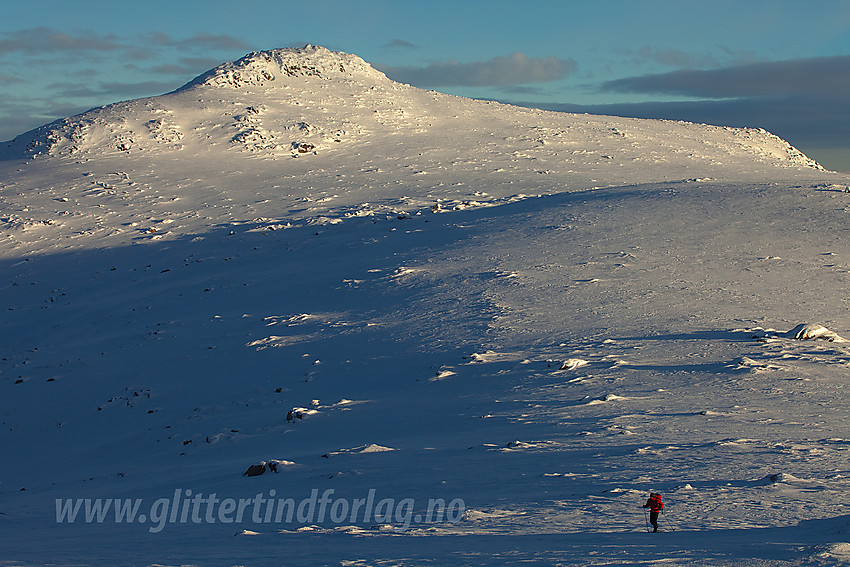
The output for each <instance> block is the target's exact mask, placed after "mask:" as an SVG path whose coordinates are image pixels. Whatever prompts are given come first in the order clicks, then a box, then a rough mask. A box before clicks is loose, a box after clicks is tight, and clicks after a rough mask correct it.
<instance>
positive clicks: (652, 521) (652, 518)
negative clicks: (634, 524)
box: [649, 512, 658, 532]
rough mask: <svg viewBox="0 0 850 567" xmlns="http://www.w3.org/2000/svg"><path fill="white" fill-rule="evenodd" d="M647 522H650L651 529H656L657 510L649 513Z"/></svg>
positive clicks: (654, 530)
mask: <svg viewBox="0 0 850 567" xmlns="http://www.w3.org/2000/svg"><path fill="white" fill-rule="evenodd" d="M649 523H650V524H652V531H653V532H657V531H658V512H650V513H649Z"/></svg>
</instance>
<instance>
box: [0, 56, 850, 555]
mask: <svg viewBox="0 0 850 567" xmlns="http://www.w3.org/2000/svg"><path fill="white" fill-rule="evenodd" d="M3 152H4V153H3V161H2V162H0V227H2V233H0V264H2V271H1V272H0V273H2V276H3V277H2V278H0V298H2V300H3V303H4V304H5V305H0V307H2V309H3V312H4V319H3V321H4V325H3V334H2V343H0V344H1V345H2V351H0V354H2V356H1V357H0V425H2V428H0V435H2V446H3V448H4V454H5V456H6V458H5V459H3V461H2V465H0V494H2V499H1V500H0V526H2V528H3V532H4V538H3V540H2V542H0V565H41V564H45V563H53V564H59V565H70V564H75V565H76V564H93V565H118V564H127V565H147V564H164V565H184V564H192V565H231V564H232V565H236V564H241V565H289V564H308V565H311V564H342V565H372V564H404V565H419V564H421V565H426V564H440V565H444V564H506V563H515V562H520V561H526V562H529V563H532V564H541V565H550V564H577V565H603V564H604V565H609V564H640V563H642V562H643V563H646V562H647V561H650V559H647V556H648V555H650V556H651V555H654V556H655V557H660V558H661V559H663V560H664V561H665V562H666V563H668V564H672V565H691V564H695V563H699V562H702V564H707V565H739V564H742V563H746V562H751V563H753V564H760V565H788V564H824V565H829V564H835V563H836V562H839V561H846V560H848V558H850V552H848V551H847V550H848V549H850V543H846V542H850V535H849V534H847V533H846V532H847V529H848V520H847V519H846V515H847V514H848V512H850V511H848V509H847V505H846V503H845V499H844V495H845V494H846V490H847V489H848V487H850V480H848V474H850V467H848V460H847V457H848V447H850V432H848V430H847V427H848V419H850V414H848V410H847V407H848V404H847V402H848V399H847V393H846V392H845V389H844V382H845V381H846V378H847V372H848V367H850V346H848V345H850V343H847V342H843V341H841V340H840V338H841V336H842V335H843V336H844V337H848V335H850V333H848V328H850V324H848V320H847V318H846V311H847V299H846V289H847V279H848V273H850V258H848V254H850V251H848V248H847V244H846V238H845V234H846V230H847V228H846V225H847V211H848V210H850V194H848V193H847V184H848V178H847V176H841V175H838V174H835V173H831V172H826V171H823V170H822V169H821V168H820V167H819V166H817V164H815V163H814V162H811V161H810V160H809V159H808V158H806V157H805V156H803V155H802V154H800V153H799V152H798V151H797V150H795V149H794V148H793V147H791V146H790V145H788V144H787V143H786V142H785V141H783V140H781V139H779V138H777V137H775V136H773V135H771V134H769V133H767V132H765V131H763V130H756V129H731V128H718V127H712V126H705V125H698V124H690V123H680V122H666V121H651V120H631V119H622V118H611V117H601V116H590V115H568V114H559V113H551V112H543V111H535V110H528V109H522V108H515V107H510V106H506V105H500V104H496V103H489V102H483V101H472V100H466V99H462V98H457V97H451V96H447V95H443V94H440V93H436V92H432V91H422V90H418V89H415V88H413V87H410V86H407V85H401V84H398V83H394V82H392V81H390V80H389V79H387V78H386V77H384V76H383V75H382V74H381V73H379V72H378V71H376V70H374V69H373V68H372V67H370V66H369V65H368V64H366V63H365V62H363V61H362V60H361V59H359V58H357V57H355V56H353V55H348V54H343V53H334V52H330V51H328V50H326V49H324V48H321V47H311V46H308V47H306V48H304V49H300V50H275V51H271V52H261V53H253V54H250V55H248V56H246V57H245V58H243V59H241V60H239V61H237V62H234V63H228V64H224V65H222V66H219V67H217V68H216V69H213V70H211V71H210V72H208V73H206V74H204V75H201V76H200V77H198V78H197V79H195V80H194V81H192V82H190V83H189V84H187V85H186V86H184V87H182V88H181V89H178V90H177V91H175V92H173V93H169V94H166V95H163V96H159V97H153V98H149V99H140V100H135V101H127V102H121V103H116V104H114V105H110V106H108V107H104V108H100V109H94V110H92V111H89V112H88V113H85V114H82V115H80V116H76V117H71V118H68V119H65V120H61V121H58V122H56V123H53V124H49V125H46V126H44V127H42V128H39V129H36V130H33V131H32V132H28V133H26V134H22V135H21V136H19V137H17V138H16V139H15V140H12V141H11V142H8V143H6V144H4V150H3ZM805 323H810V324H812V325H814V324H819V325H823V326H824V327H825V328H826V329H829V330H831V333H832V334H830V332H827V331H825V330H821V329H819V328H818V327H814V326H810V327H806V328H805V329H803V328H797V326H798V325H799V324H805ZM790 331H793V332H790ZM803 331H804V332H803ZM829 339H832V340H829ZM261 461H265V462H272V461H275V462H277V468H278V470H279V472H278V474H274V473H273V472H269V471H267V472H266V473H265V474H263V475H260V476H252V477H246V476H243V474H242V473H243V472H245V471H246V469H247V468H248V467H249V465H252V464H258V463H260V462H261ZM330 489H333V494H332V498H333V499H335V500H334V501H336V499H339V500H340V501H344V503H345V505H346V506H349V505H350V504H351V503H353V502H354V501H355V500H357V499H364V498H366V497H367V495H368V494H369V493H370V490H374V491H375V494H376V495H377V496H376V498H377V499H378V500H380V499H386V498H392V499H394V502H395V503H396V504H399V503H400V502H401V501H403V500H405V499H412V501H411V508H410V510H411V514H410V515H408V516H406V515H405V514H404V513H403V512H405V511H406V509H403V508H396V512H397V513H396V514H394V515H391V517H389V518H375V516H374V514H372V516H371V517H370V518H368V519H366V518H364V517H363V516H359V517H357V518H355V520H353V521H351V520H350V517H349V516H353V515H354V512H353V511H352V510H349V511H350V512H351V514H346V515H345V516H346V517H345V521H338V522H337V521H334V520H332V519H331V517H330V514H331V509H330V506H331V504H332V503H328V507H329V509H328V510H327V513H326V514H325V516H324V518H323V519H322V520H321V521H320V520H319V519H318V517H317V516H314V517H311V518H310V519H309V520H305V521H298V520H297V518H296V519H295V520H294V521H291V522H274V521H265V518H264V513H265V512H262V513H260V514H259V516H258V517H257V518H256V519H255V518H253V517H252V514H251V511H252V510H251V509H249V511H248V512H246V513H245V517H244V518H243V521H242V522H229V523H228V522H224V521H222V520H221V519H220V518H219V517H218V516H215V515H213V516H212V520H215V521H207V519H206V518H205V517H203V516H204V513H203V512H202V513H200V515H199V516H198V519H199V521H197V522H195V521H193V513H192V512H191V509H190V508H184V510H186V512H185V514H186V515H185V516H184V517H183V518H182V519H183V520H184V521H181V517H180V514H179V513H178V511H177V510H174V521H173V522H172V521H169V522H165V521H163V523H162V524H158V523H157V522H155V521H153V518H152V516H153V515H154V513H155V512H156V510H154V509H153V508H151V506H152V504H153V503H154V502H156V501H157V500H160V499H171V498H172V497H173V495H174V493H175V491H180V496H181V497H182V498H183V499H184V500H189V499H190V498H192V497H193V496H197V495H201V494H203V495H204V497H205V498H207V497H209V495H211V494H213V493H215V494H216V495H217V497H218V498H220V499H224V498H232V499H235V500H238V499H240V498H241V499H246V500H247V499H251V498H255V497H256V495H258V494H262V495H263V496H264V497H265V496H269V495H271V494H275V495H276V498H292V499H294V500H296V501H298V502H301V501H303V500H305V499H309V497H310V495H311V491H313V490H317V491H318V494H319V495H321V494H323V493H324V492H325V491H327V490H330ZM649 490H657V491H660V492H661V493H662V494H663V495H664V496H665V497H666V501H667V503H668V507H667V512H668V514H667V516H665V517H663V518H662V525H663V526H666V527H667V529H668V533H664V534H656V535H655V536H652V535H650V534H645V533H643V532H644V530H645V519H644V517H643V511H642V510H641V509H640V506H641V505H642V504H643V502H644V501H645V498H646V494H647V492H648V491H649ZM187 491H191V493H188V492H187ZM271 491H274V493H272V492H271ZM66 498H72V499H77V498H101V499H106V498H113V499H115V498H121V499H126V498H132V499H136V498H139V499H142V501H143V503H142V505H141V507H140V510H141V512H140V513H143V514H146V518H145V521H141V520H136V521H134V522H133V523H126V522H123V523H119V522H116V521H115V520H114V515H112V514H111V513H110V514H109V515H107V516H105V518H104V521H103V522H96V521H95V522H91V523H87V522H85V521H84V520H83V519H78V520H77V521H75V522H74V523H67V522H63V523H57V521H56V505H55V502H56V499H66ZM438 498H439V499H443V500H445V501H446V502H451V501H452V500H455V499H460V500H461V501H462V502H463V510H462V512H463V513H462V516H461V517H459V518H455V519H456V520H458V521H444V522H438V523H427V522H425V521H424V520H423V518H424V517H425V515H426V508H425V507H426V506H427V502H428V500H429V499H438ZM172 506H173V505H172ZM339 510H341V508H338V509H337V511H339ZM181 513H183V512H182V511H181ZM416 517H419V518H420V520H416V519H415V518H416ZM398 528H404V529H398ZM674 529H675V533H672V532H673V530H674ZM243 530H247V532H245V533H250V534H255V535H250V536H249V535H242V534H243ZM234 534H240V537H232V536H234ZM649 538H652V539H649ZM662 538H663V539H662ZM650 562H651V561H650Z"/></svg>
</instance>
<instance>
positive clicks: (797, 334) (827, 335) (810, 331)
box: [787, 323, 847, 343]
mask: <svg viewBox="0 0 850 567" xmlns="http://www.w3.org/2000/svg"><path fill="white" fill-rule="evenodd" d="M787 335H788V336H789V337H791V338H793V339H797V340H798V341H806V340H811V339H820V340H822V341H829V342H833V343H844V342H847V341H846V340H845V339H843V338H842V337H840V336H838V334H837V333H834V332H832V331H830V330H829V329H827V328H826V327H824V326H823V325H818V324H817V323H801V324H799V325H797V326H796V327H794V328H793V329H791V330H790V331H788V333H787Z"/></svg>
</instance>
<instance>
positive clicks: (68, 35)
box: [0, 0, 850, 171]
mask: <svg viewBox="0 0 850 567" xmlns="http://www.w3.org/2000/svg"><path fill="white" fill-rule="evenodd" d="M306 43H313V44H318V45H323V46H325V47H328V48H330V49H334V50H340V51H346V52H349V53H354V54H356V55H359V56H360V57H363V58H364V59H366V60H367V61H369V62H370V63H372V64H373V65H374V66H376V67H378V68H380V69H381V70H383V71H384V72H386V73H387V75H388V76H390V78H393V79H396V80H401V81H404V82H409V83H411V84H414V85H416V86H421V87H424V88H433V89H435V90H439V91H442V92H448V93H451V94H459V95H463V96H471V97H476V98H490V99H495V100H500V101H504V102H513V103H518V104H525V105H531V106H539V107H542V108H549V109H553V110H567V111H580V112H595V113H605V114H617V115H622V116H643V117H651V118H673V119H684V120H693V121H699V122H709V123H716V124H729V125H735V126H757V127H763V128H766V129H768V130H770V131H772V132H774V133H776V134H778V135H780V136H782V137H784V138H785V139H787V140H789V141H790V142H791V143H792V144H794V145H795V146H797V147H798V148H800V149H801V150H803V151H804V152H806V153H807V154H809V155H810V156H811V157H814V158H815V159H818V160H819V161H821V162H822V163H824V165H827V166H828V167H831V168H835V169H840V170H842V171H850V96H847V93H848V92H850V2H848V1H847V0H809V1H808V2H805V3H804V2H800V1H799V0H796V1H785V0H771V1H763V0H736V1H726V0H714V1H712V2H704V1H699V2H697V1H688V0H678V1H667V0H643V1H639V0H631V1H629V0H593V1H592V2H591V1H546V0H544V1H539V0H538V1H536V2H533V3H528V4H525V5H522V4H521V3H518V2H516V1H512V2H507V1H501V0H490V1H472V0H469V1H465V0H454V1H445V0H427V1H424V0H420V1H405V0H397V1H389V0H376V1H365V0H364V1H357V0H344V1H343V0H310V1H308V2H292V1H291V0H289V1H271V0H230V1H227V2H226V1H220V0H203V1H196V0H171V1H169V2H165V1H161V0H148V1H146V2H132V1H131V2H115V1H114V0H110V1H105V0H81V1H79V2H68V1H66V0H31V1H29V2H15V3H13V4H8V3H7V5H5V6H4V7H3V18H2V21H0V140H7V139H11V138H13V137H14V136H15V135H17V134H19V133H22V132H24V131H26V130H29V129H31V128H34V127H36V126H39V125H41V124H44V123H46V122H49V121H51V120H53V119H55V118H60V117H63V116H68V115H71V114H75V113H78V112H81V111H84V110H87V109H88V108H91V107H93V106H98V105H102V104H108V103H111V102H115V101H117V100H123V99H128V98H136V97H141V96H150V95H156V94H161V93H164V92H167V91H170V90H173V89H175V88H177V87H179V86H180V85H182V84H184V83H185V82H187V81H189V80H190V79H192V78H193V77H194V76H196V75H198V74H200V73H202V72H204V71H206V70H208V69H210V68H212V67H214V66H215V65H217V64H218V63H221V62H223V61H230V60H234V59H237V58H239V57H241V56H242V55H244V54H245V53H247V52H249V51H254V50H264V49H273V48H276V47H290V46H300V45H303V44H306Z"/></svg>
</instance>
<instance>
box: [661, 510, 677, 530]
mask: <svg viewBox="0 0 850 567" xmlns="http://www.w3.org/2000/svg"><path fill="white" fill-rule="evenodd" d="M661 513H662V514H664V519H665V520H667V523H668V524H669V525H670V529H671V530H672V531H674V532H675V531H676V525H675V524H674V523H673V520H671V519H670V518H668V517H667V513H666V512H665V511H664V510H661Z"/></svg>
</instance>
